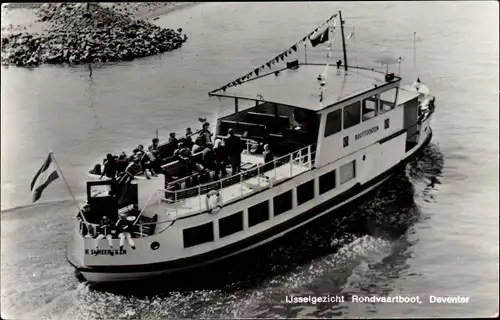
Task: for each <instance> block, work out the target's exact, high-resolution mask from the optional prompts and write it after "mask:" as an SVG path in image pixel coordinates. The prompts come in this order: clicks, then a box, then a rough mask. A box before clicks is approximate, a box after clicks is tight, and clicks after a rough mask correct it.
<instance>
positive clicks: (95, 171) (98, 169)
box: [89, 163, 102, 174]
mask: <svg viewBox="0 0 500 320" xmlns="http://www.w3.org/2000/svg"><path fill="white" fill-rule="evenodd" d="M89 173H90V174H101V173H102V171H101V165H100V164H99V163H98V164H96V165H95V166H94V168H93V169H91V170H90V171H89Z"/></svg>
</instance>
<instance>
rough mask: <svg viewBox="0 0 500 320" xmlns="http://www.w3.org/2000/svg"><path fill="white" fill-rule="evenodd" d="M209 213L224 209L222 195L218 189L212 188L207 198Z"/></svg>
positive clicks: (206, 203)
mask: <svg viewBox="0 0 500 320" xmlns="http://www.w3.org/2000/svg"><path fill="white" fill-rule="evenodd" d="M205 205H206V206H207V211H208V213H217V212H219V211H220V210H221V209H222V195H221V193H220V192H219V191H217V190H210V191H209V192H208V193H207V197H206V198H205Z"/></svg>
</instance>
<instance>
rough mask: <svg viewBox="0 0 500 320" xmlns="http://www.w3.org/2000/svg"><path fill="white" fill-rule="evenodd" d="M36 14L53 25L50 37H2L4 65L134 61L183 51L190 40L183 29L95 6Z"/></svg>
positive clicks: (50, 7)
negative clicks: (161, 53)
mask: <svg viewBox="0 0 500 320" xmlns="http://www.w3.org/2000/svg"><path fill="white" fill-rule="evenodd" d="M36 13H37V15H38V16H39V18H40V20H43V21H46V22H47V23H48V26H49V27H48V30H49V31H48V34H47V35H43V36H39V35H37V36H33V37H32V36H31V35H29V34H26V33H22V34H21V33H19V34H13V35H11V36H7V37H4V38H2V63H4V62H5V63H9V64H16V65H38V64H41V63H62V62H70V63H85V62H88V61H102V62H106V61H115V60H120V59H122V60H133V59H134V58H136V57H144V56H149V55H152V54H157V53H160V52H165V51H168V50H172V49H174V48H178V47H180V46H181V44H182V43H183V42H185V41H186V40H187V36H186V35H182V34H181V32H182V29H177V31H174V30H172V29H162V28H160V27H158V26H155V25H153V24H151V23H150V22H148V21H144V20H135V19H133V18H129V17H128V16H127V15H124V14H119V13H117V12H116V11H113V10H111V9H107V8H104V7H102V6H100V5H99V4H96V3H85V4H81V3H57V4H54V3H46V4H43V5H41V6H40V7H39V8H38V9H37V11H36Z"/></svg>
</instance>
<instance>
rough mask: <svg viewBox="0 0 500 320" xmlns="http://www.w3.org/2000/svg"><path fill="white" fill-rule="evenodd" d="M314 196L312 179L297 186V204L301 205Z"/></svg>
mask: <svg viewBox="0 0 500 320" xmlns="http://www.w3.org/2000/svg"><path fill="white" fill-rule="evenodd" d="M313 198H314V179H313V180H310V181H308V182H306V183H303V184H301V185H300V186H298V187H297V204H298V205H301V204H303V203H305V202H307V201H309V200H312V199H313Z"/></svg>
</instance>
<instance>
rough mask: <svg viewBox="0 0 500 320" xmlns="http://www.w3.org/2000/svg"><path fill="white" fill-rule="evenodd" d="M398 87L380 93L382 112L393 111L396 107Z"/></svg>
mask: <svg viewBox="0 0 500 320" xmlns="http://www.w3.org/2000/svg"><path fill="white" fill-rule="evenodd" d="M397 91H398V88H392V89H390V90H387V91H384V92H382V93H380V105H379V108H380V114H382V113H384V112H387V111H391V110H392V109H394V108H395V107H396V94H397Z"/></svg>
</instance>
